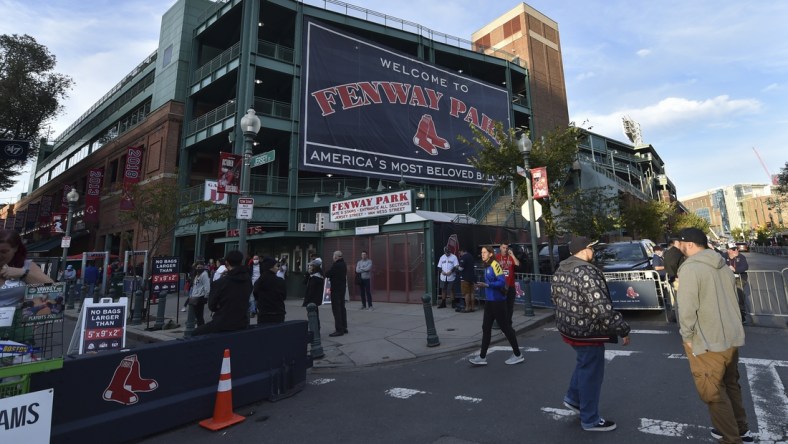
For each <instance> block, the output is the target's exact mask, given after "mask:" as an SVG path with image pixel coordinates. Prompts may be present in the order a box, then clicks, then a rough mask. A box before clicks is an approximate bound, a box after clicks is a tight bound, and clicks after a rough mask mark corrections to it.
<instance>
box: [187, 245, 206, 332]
mask: <svg viewBox="0 0 788 444" xmlns="http://www.w3.org/2000/svg"><path fill="white" fill-rule="evenodd" d="M210 292H211V278H210V277H208V271H207V270H205V264H204V263H203V262H202V261H198V262H197V263H195V264H194V279H193V280H192V285H191V294H190V295H189V298H188V301H189V305H191V306H192V307H194V319H195V321H196V324H197V327H199V326H201V325H203V324H205V317H204V312H205V304H206V303H207V302H208V295H209V294H210Z"/></svg>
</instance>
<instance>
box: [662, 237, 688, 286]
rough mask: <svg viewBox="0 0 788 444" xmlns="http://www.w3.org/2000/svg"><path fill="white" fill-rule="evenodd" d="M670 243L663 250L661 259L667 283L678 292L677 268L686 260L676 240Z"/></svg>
mask: <svg viewBox="0 0 788 444" xmlns="http://www.w3.org/2000/svg"><path fill="white" fill-rule="evenodd" d="M670 242H671V243H670V246H669V247H668V249H667V250H665V253H664V254H663V255H662V259H663V262H664V264H665V277H666V278H668V283H670V285H672V286H673V289H674V290H678V287H679V284H678V275H679V266H681V264H682V263H683V262H684V259H686V258H685V257H684V253H682V252H681V250H680V249H679V247H678V240H676V239H673V240H671V241H670Z"/></svg>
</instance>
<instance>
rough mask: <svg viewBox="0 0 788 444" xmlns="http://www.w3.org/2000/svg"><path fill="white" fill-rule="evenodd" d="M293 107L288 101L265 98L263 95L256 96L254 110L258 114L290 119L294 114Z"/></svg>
mask: <svg viewBox="0 0 788 444" xmlns="http://www.w3.org/2000/svg"><path fill="white" fill-rule="evenodd" d="M292 109H293V107H292V106H291V105H290V104H289V103H287V102H279V101H277V100H271V99H263V98H261V97H255V98H254V110H255V111H256V112H257V114H262V115H266V116H271V117H279V118H282V119H290V118H291V116H292Z"/></svg>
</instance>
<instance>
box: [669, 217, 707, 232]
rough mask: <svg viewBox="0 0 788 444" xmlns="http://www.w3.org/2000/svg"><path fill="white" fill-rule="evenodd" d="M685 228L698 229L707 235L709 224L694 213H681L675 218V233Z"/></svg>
mask: <svg viewBox="0 0 788 444" xmlns="http://www.w3.org/2000/svg"><path fill="white" fill-rule="evenodd" d="M685 228H698V229H700V230H703V232H704V233H708V232H709V222H708V221H707V220H706V219H704V218H702V217H700V216H698V215H697V214H695V213H683V214H680V215H679V216H678V217H677V218H676V226H675V230H676V233H678V232H679V231H681V230H683V229H685Z"/></svg>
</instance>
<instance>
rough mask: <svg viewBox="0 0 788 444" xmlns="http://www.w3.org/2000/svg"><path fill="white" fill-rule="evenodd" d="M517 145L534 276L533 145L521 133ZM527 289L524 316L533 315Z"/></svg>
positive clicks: (536, 257) (536, 262) (536, 261)
mask: <svg viewBox="0 0 788 444" xmlns="http://www.w3.org/2000/svg"><path fill="white" fill-rule="evenodd" d="M517 146H518V147H519V148H520V151H521V152H522V153H523V164H524V165H523V167H524V168H525V174H526V177H525V179H526V180H525V182H526V190H527V191H528V216H529V219H530V220H529V221H528V222H529V223H530V230H529V231H530V232H531V262H532V265H533V272H534V278H535V277H536V275H538V274H539V254H538V252H537V251H536V248H537V246H536V211H534V191H533V189H532V188H531V163H530V160H531V148H532V147H533V142H531V139H529V138H528V136H527V135H526V134H525V133H523V134H522V135H521V136H520V139H518V140H517ZM526 288H527V291H526V292H525V307H524V308H525V315H526V316H533V315H534V308H533V305H532V304H531V291H530V285H526Z"/></svg>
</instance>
